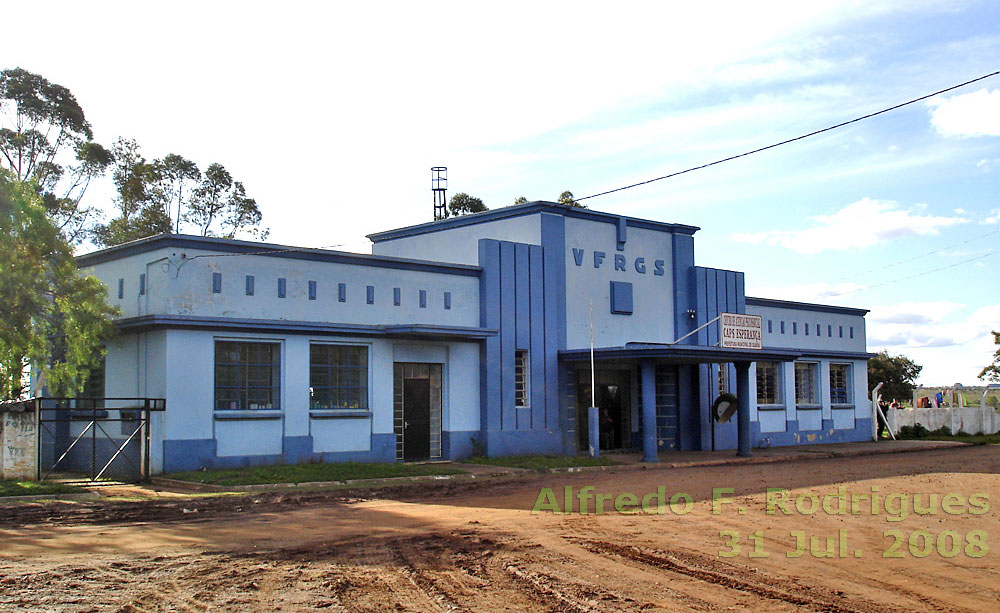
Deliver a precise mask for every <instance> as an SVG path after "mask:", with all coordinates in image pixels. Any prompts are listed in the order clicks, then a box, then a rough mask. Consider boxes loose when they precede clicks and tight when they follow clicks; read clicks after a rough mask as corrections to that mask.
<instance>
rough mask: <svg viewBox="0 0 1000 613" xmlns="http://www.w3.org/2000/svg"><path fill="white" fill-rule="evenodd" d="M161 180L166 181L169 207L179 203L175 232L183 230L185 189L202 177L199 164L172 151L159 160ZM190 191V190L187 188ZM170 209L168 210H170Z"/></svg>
mask: <svg viewBox="0 0 1000 613" xmlns="http://www.w3.org/2000/svg"><path fill="white" fill-rule="evenodd" d="M158 163H159V166H160V176H161V180H162V181H163V182H164V183H165V186H164V192H165V194H166V195H167V200H168V203H169V209H173V208H174V207H173V204H174V203H176V204H177V208H176V211H177V214H176V215H175V216H174V232H178V233H179V232H180V231H181V217H182V216H183V207H184V204H185V202H186V200H185V199H184V195H185V190H187V188H188V187H190V186H191V185H192V184H193V183H195V182H197V181H198V180H200V179H201V171H200V170H198V165H197V164H195V163H194V162H192V161H191V160H188V159H185V158H183V157H181V156H179V155H177V154H176V153H170V154H168V155H166V156H164V157H163V159H162V160H159V162H158ZM187 191H188V192H190V190H187ZM169 209H168V210H169Z"/></svg>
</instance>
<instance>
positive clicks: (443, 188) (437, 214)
mask: <svg viewBox="0 0 1000 613" xmlns="http://www.w3.org/2000/svg"><path fill="white" fill-rule="evenodd" d="M447 191H448V168H447V167H445V166H435V167H434V168H431V192H433V193H434V221H438V220H440V219H444V218H446V217H448V204H447V203H448V198H447V196H446V194H445V192H447Z"/></svg>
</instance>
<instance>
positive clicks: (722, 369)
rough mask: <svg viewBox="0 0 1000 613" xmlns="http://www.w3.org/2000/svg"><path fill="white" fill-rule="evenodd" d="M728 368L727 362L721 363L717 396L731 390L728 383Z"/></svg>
mask: <svg viewBox="0 0 1000 613" xmlns="http://www.w3.org/2000/svg"><path fill="white" fill-rule="evenodd" d="M727 370H728V369H727V368H726V365H725V364H719V374H718V381H717V383H718V388H719V389H718V391H717V393H716V396H721V395H723V394H725V393H726V392H728V391H729V386H728V385H727V384H726V372H727Z"/></svg>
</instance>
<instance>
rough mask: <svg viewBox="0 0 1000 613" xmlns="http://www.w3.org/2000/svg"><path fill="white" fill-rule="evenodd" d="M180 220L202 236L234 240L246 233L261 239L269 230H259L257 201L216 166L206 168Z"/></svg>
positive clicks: (223, 168) (220, 165) (259, 217)
mask: <svg viewBox="0 0 1000 613" xmlns="http://www.w3.org/2000/svg"><path fill="white" fill-rule="evenodd" d="M183 217H184V221H186V222H188V223H191V224H194V225H195V226H197V228H198V231H199V233H200V234H201V235H202V236H214V235H216V234H217V233H218V234H219V235H221V236H224V237H226V238H234V237H235V236H236V235H237V234H238V233H247V234H249V235H251V236H253V237H256V238H261V239H263V238H266V237H267V235H268V230H267V229H266V228H261V227H260V222H261V219H262V216H261V213H260V209H259V208H258V207H257V201H256V200H254V199H253V198H250V197H248V196H247V194H246V189H245V188H244V186H243V183H241V182H239V181H234V180H233V176H232V175H231V174H229V171H228V170H226V169H225V167H224V166H223V165H222V164H219V163H214V164H211V165H209V167H208V168H206V169H205V174H204V176H203V177H202V179H201V183H199V185H198V187H196V188H195V190H194V192H193V194H192V196H191V201H190V203H189V204H188V210H187V213H185V214H184V216H183Z"/></svg>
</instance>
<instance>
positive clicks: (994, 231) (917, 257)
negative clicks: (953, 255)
mask: <svg viewBox="0 0 1000 613" xmlns="http://www.w3.org/2000/svg"><path fill="white" fill-rule="evenodd" d="M994 234H1000V230H993V231H992V232H987V233H986V234H981V235H979V236H975V237H973V238H970V239H968V240H964V241H962V242H960V243H954V244H952V245H948V246H946V247H941V248H940V249H935V250H934V251H928V252H926V253H922V254H920V255H917V256H914V257H912V258H905V259H902V260H899V261H898V262H893V263H891V264H886V265H885V266H877V267H875V268H871V269H869V270H866V271H863V272H859V273H854V274H852V275H846V276H843V277H841V278H839V279H837V281H846V280H847V279H856V278H858V277H863V276H865V275H867V274H868V273H872V272H876V271H879V270H885V269H886V268H892V267H893V266H899V265H900V264H906V263H907V262H913V261H914V260H919V259H921V258H925V257H927V256H929V255H935V254H937V253H943V252H945V251H948V250H950V249H954V248H955V247H961V246H962V245H967V244H969V243H971V242H974V241H978V240H981V239H984V238H986V237H988V236H993V235H994Z"/></svg>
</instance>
